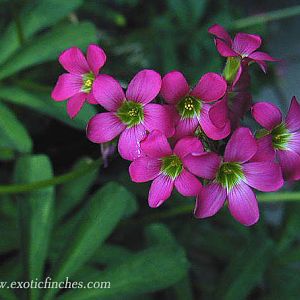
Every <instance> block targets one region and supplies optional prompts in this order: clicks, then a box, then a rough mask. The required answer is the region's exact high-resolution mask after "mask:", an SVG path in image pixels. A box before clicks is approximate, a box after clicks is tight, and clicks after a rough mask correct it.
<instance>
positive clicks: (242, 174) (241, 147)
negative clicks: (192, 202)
mask: <svg viewBox="0 0 300 300" xmlns="http://www.w3.org/2000/svg"><path fill="white" fill-rule="evenodd" d="M256 152H257V144H256V140H255V138H254V137H253V135H252V133H251V131H250V130H249V129H248V128H244V127H240V128H238V129H237V130H236V131H235V132H234V133H233V134H232V136H231V138H230V140H229V142H228V144H227V145H226V148H225V154H224V158H222V157H220V156H218V155H217V154H214V153H211V154H210V158H209V159H206V158H205V157H204V158H203V157H202V156H201V155H197V154H192V155H189V156H188V157H187V158H186V159H185V166H186V168H187V169H188V170H189V171H190V172H192V173H193V174H195V175H197V176H199V177H202V178H205V179H208V180H210V183H209V184H208V185H206V186H204V187H203V188H202V189H201V191H200V193H199V195H198V197H197V202H196V207H195V215H196V217H198V218H206V217H210V216H213V215H214V214H216V213H217V212H218V211H219V210H220V209H221V207H222V206H223V204H224V202H225V200H226V199H227V200H228V207H229V211H230V213H231V214H232V216H233V217H234V218H235V219H236V220H237V221H238V222H240V223H242V224H244V225H246V226H250V225H252V224H254V223H256V222H257V220H258V219H259V210H258V204H257V200H256V196H255V194H254V192H253V191H252V189H251V187H252V188H255V189H257V190H259V191H263V192H270V191H276V190H278V189H279V188H281V187H282V185H283V179H282V174H281V169H280V166H279V165H278V164H276V163H275V162H272V161H261V162H252V161H251V158H252V157H253V156H254V155H255V153H256Z"/></svg>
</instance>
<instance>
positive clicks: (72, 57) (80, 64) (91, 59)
mask: <svg viewBox="0 0 300 300" xmlns="http://www.w3.org/2000/svg"><path fill="white" fill-rule="evenodd" d="M59 62H60V64H61V65H62V66H63V68H64V69H65V70H66V71H68V72H69V73H65V74H62V75H60V76H59V78H58V81H57V83H56V85H55V87H54V89H53V91H52V94H51V97H52V98H53V99H54V100H55V101H64V100H68V102H67V112H68V114H69V116H70V117H71V118H74V117H75V116H76V115H77V114H78V112H79V111H80V109H81V108H82V106H83V104H84V102H85V101H86V100H87V101H88V102H89V103H90V104H96V103H97V102H96V101H95V99H94V97H93V94H92V93H91V90H92V86H93V82H94V80H95V78H96V76H97V75H98V73H99V70H100V69H101V68H102V67H103V65H104V64H105V62H106V55H105V52H104V51H103V50H102V48H100V47H99V46H97V45H89V47H88V49H87V57H86V58H85V57H84V55H83V53H82V52H81V50H80V49H79V48H77V47H72V48H70V49H67V50H65V51H64V52H63V53H62V54H61V55H60V57H59Z"/></svg>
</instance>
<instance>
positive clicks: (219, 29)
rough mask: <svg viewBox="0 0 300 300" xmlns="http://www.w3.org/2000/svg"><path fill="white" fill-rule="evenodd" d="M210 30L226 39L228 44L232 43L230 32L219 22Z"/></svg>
mask: <svg viewBox="0 0 300 300" xmlns="http://www.w3.org/2000/svg"><path fill="white" fill-rule="evenodd" d="M208 32H209V33H211V34H213V35H214V36H216V37H217V38H219V39H222V40H224V41H225V42H226V43H227V44H228V45H231V43H232V40H231V37H230V35H229V33H228V32H227V31H226V30H225V29H224V27H222V26H221V25H219V24H214V25H212V26H211V27H209V28H208Z"/></svg>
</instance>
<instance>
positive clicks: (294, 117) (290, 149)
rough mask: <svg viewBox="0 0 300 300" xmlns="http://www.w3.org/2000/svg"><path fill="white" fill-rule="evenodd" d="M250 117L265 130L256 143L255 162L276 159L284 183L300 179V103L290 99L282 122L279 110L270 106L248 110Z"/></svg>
mask: <svg viewBox="0 0 300 300" xmlns="http://www.w3.org/2000/svg"><path fill="white" fill-rule="evenodd" d="M252 116H253V118H254V119H255V120H256V122H258V123H259V124H260V125H261V126H262V127H264V128H265V130H263V131H262V132H260V134H261V135H262V137H261V138H260V139H259V140H258V141H259V144H260V145H261V148H262V151H261V152H260V154H258V155H256V156H257V157H256V160H261V159H266V157H268V158H269V159H271V160H272V159H274V156H275V155H276V159H277V160H278V161H279V163H280V166H281V168H282V172H283V176H284V178H285V179H286V180H299V179H300V104H299V103H298V101H297V99H296V97H293V98H292V100H291V104H290V108H289V111H288V113H287V116H286V118H285V120H283V118H282V113H281V111H280V110H279V109H278V108H277V107H276V106H275V105H274V104H272V103H267V102H260V103H256V104H255V105H254V106H253V107H252Z"/></svg>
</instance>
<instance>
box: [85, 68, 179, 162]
mask: <svg viewBox="0 0 300 300" xmlns="http://www.w3.org/2000/svg"><path fill="white" fill-rule="evenodd" d="M160 87H161V77H160V75H159V74H158V73H157V72H155V71H153V70H143V71H140V72H139V73H137V74H136V75H135V76H134V78H133V79H132V80H131V82H130V83H129V85H128V88H127V91H126V94H124V92H123V89H122V87H121V85H120V83H119V82H118V81H117V80H115V79H114V78H113V77H111V76H108V75H99V76H98V77H97V79H96V80H95V82H94V85H93V94H94V96H95V99H96V101H97V102H98V103H99V104H100V105H102V106H103V107H104V108H105V109H106V110H107V111H108V112H104V113H99V114H97V115H95V116H94V117H93V118H92V119H91V120H90V121H89V123H88V126H87V137H88V139H89V140H90V141H92V142H94V143H99V144H100V143H106V142H108V141H111V140H113V139H114V138H116V137H117V136H118V135H120V139H119V143H118V150H119V153H120V155H121V156H122V157H123V158H124V159H127V160H134V159H135V158H137V157H139V156H140V155H141V154H142V153H141V149H140V141H142V140H143V139H144V138H145V137H146V135H147V133H148V132H151V131H152V130H154V129H159V130H160V131H161V132H163V133H164V134H165V135H166V136H167V137H170V136H172V135H173V133H174V126H173V120H172V118H171V114H170V111H169V109H168V108H167V107H166V105H161V104H154V103H150V102H151V101H152V100H153V99H154V98H155V97H156V96H157V95H158V93H159V91H160Z"/></svg>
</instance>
